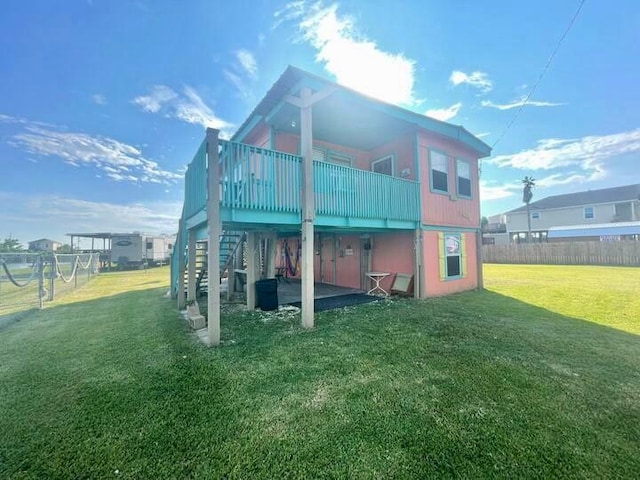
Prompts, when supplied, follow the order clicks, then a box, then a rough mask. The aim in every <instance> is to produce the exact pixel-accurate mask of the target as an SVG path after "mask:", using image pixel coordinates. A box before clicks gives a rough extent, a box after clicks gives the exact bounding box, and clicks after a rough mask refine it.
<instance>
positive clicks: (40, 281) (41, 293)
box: [38, 255, 47, 308]
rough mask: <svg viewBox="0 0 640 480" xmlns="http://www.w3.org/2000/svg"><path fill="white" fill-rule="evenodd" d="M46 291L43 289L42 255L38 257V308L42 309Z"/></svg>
mask: <svg viewBox="0 0 640 480" xmlns="http://www.w3.org/2000/svg"><path fill="white" fill-rule="evenodd" d="M46 294H47V290H46V289H45V288H44V255H38V301H39V304H40V308H44V297H45V295H46Z"/></svg>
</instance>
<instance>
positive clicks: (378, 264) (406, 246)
mask: <svg viewBox="0 0 640 480" xmlns="http://www.w3.org/2000/svg"><path fill="white" fill-rule="evenodd" d="M371 243H372V256H371V271H374V272H388V273H390V274H391V275H389V276H388V277H387V278H385V279H384V280H382V281H381V282H380V285H381V286H382V288H384V289H385V290H386V291H389V289H390V288H391V285H393V279H394V277H395V274H396V273H408V274H411V275H413V274H414V270H415V250H414V233H413V232H397V233H376V234H375V235H372V242H371Z"/></svg>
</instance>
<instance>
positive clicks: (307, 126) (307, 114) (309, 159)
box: [300, 87, 315, 328]
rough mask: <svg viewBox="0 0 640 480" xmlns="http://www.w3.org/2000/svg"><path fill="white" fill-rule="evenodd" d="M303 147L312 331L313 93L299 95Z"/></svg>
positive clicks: (307, 314) (305, 270)
mask: <svg viewBox="0 0 640 480" xmlns="http://www.w3.org/2000/svg"><path fill="white" fill-rule="evenodd" d="M300 100H301V102H302V106H301V108H300V146H301V152H302V312H301V313H302V315H301V317H302V320H301V323H302V326H303V327H304V328H313V324H314V318H313V317H314V305H313V297H314V288H313V287H314V286H313V236H314V235H313V233H314V232H313V230H314V228H313V221H314V218H315V198H314V191H313V125H312V121H311V118H312V115H311V113H312V107H311V89H309V88H306V87H305V88H302V90H301V92H300Z"/></svg>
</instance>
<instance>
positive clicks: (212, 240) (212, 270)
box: [207, 128, 222, 346]
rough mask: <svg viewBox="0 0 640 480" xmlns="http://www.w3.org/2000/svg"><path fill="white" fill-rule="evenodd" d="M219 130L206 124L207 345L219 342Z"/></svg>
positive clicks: (220, 228)
mask: <svg viewBox="0 0 640 480" xmlns="http://www.w3.org/2000/svg"><path fill="white" fill-rule="evenodd" d="M219 133H220V131H219V130H216V129H215V128H207V158H208V168H207V192H208V195H207V225H208V227H209V242H208V247H207V248H208V249H209V250H208V254H207V275H208V280H209V285H208V291H209V293H208V295H207V329H208V333H209V346H217V345H220V234H221V230H222V227H221V225H220V160H219V158H218V135H219Z"/></svg>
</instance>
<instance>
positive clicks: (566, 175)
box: [487, 129, 640, 187]
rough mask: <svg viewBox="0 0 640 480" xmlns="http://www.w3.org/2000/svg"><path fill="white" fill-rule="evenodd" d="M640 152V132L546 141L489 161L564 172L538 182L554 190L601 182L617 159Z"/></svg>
mask: <svg viewBox="0 0 640 480" xmlns="http://www.w3.org/2000/svg"><path fill="white" fill-rule="evenodd" d="M638 152H640V129H636V130H630V131H627V132H621V133H615V134H612V135H590V136H586V137H582V138H574V139H558V138H548V139H543V140H540V141H538V145H537V146H536V147H535V148H532V149H529V150H523V151H521V152H518V153H514V154H509V155H498V156H496V157H494V158H492V159H489V160H487V162H489V163H491V164H494V165H497V166H498V167H511V168H516V169H520V170H527V171H535V170H542V171H545V170H546V171H552V170H558V169H563V171H562V172H552V173H551V174H550V175H548V176H546V177H543V178H541V179H539V180H538V181H537V182H536V184H537V185H538V186H540V187H552V186H557V185H568V184H576V183H588V182H593V181H596V180H600V179H602V178H604V177H605V176H606V175H607V164H608V163H609V162H611V161H612V160H613V159H614V158H615V157H617V156H619V155H624V154H631V153H636V154H637V153H638Z"/></svg>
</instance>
